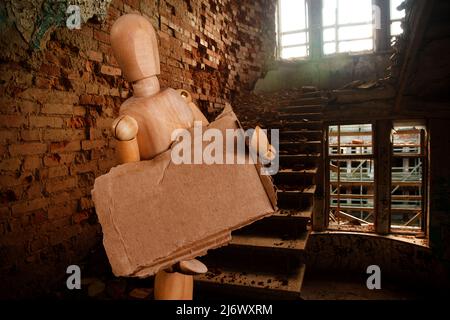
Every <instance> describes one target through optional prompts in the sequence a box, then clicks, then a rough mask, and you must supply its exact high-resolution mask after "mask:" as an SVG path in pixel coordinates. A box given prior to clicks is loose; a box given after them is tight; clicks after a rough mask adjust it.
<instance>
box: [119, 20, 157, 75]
mask: <svg viewBox="0 0 450 320" xmlns="http://www.w3.org/2000/svg"><path fill="white" fill-rule="evenodd" d="M111 45H112V49H113V52H114V56H115V57H116V59H117V61H118V63H119V65H120V67H121V69H122V71H123V74H124V77H125V79H126V80H128V81H130V82H136V81H139V80H142V79H145V78H149V77H153V76H156V75H158V74H160V67H159V52H158V42H157V39H156V32H155V29H154V28H153V26H152V24H151V23H150V21H149V20H148V19H147V18H145V17H143V16H141V15H138V14H126V15H123V16H121V17H120V18H119V19H117V20H116V22H114V25H113V26H112V28H111Z"/></svg>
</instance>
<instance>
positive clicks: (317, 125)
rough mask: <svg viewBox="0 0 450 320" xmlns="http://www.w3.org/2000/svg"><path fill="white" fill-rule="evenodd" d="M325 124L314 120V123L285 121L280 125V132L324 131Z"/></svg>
mask: <svg viewBox="0 0 450 320" xmlns="http://www.w3.org/2000/svg"><path fill="white" fill-rule="evenodd" d="M322 127H323V122H322V121H319V120H312V121H286V120H283V121H281V123H280V124H279V125H278V128H279V129H280V130H295V131H297V130H301V129H307V130H322Z"/></svg>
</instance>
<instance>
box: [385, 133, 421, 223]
mask: <svg viewBox="0 0 450 320" xmlns="http://www.w3.org/2000/svg"><path fill="white" fill-rule="evenodd" d="M426 150H427V149H426V130H425V127H424V126H394V128H393V131H392V174H391V176H392V184H391V187H392V192H391V231H393V232H405V231H411V232H420V231H423V230H424V228H425V212H426V206H425V203H426V201H425V195H426V192H425V190H426V189H425V185H426V183H425V182H426V179H425V168H426V166H425V164H426V159H427V158H426V157H427V155H426Z"/></svg>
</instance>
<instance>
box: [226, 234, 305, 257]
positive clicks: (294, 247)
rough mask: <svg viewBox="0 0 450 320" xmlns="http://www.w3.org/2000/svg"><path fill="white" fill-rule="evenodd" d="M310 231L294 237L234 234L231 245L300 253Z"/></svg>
mask: <svg viewBox="0 0 450 320" xmlns="http://www.w3.org/2000/svg"><path fill="white" fill-rule="evenodd" d="M309 233H310V232H309V231H308V230H307V231H304V232H302V233H300V234H298V235H297V236H296V237H294V238H291V237H283V236H275V235H265V234H245V233H242V234H233V237H232V240H231V242H230V246H231V247H236V248H257V249H264V250H267V249H270V250H272V251H282V252H287V253H288V252H293V253H296V252H297V253H298V252H301V251H304V250H305V247H306V242H307V240H308V237H309Z"/></svg>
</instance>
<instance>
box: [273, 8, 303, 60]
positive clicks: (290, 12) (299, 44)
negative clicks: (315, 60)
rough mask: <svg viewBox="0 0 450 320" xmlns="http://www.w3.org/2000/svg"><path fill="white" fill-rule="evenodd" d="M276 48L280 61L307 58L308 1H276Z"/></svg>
mask: <svg viewBox="0 0 450 320" xmlns="http://www.w3.org/2000/svg"><path fill="white" fill-rule="evenodd" d="M277 13H278V19H277V25H278V28H277V29H278V48H279V56H280V58H282V59H292V58H304V57H308V56H309V22H308V14H309V12H308V1H306V0H279V1H278V8H277Z"/></svg>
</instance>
